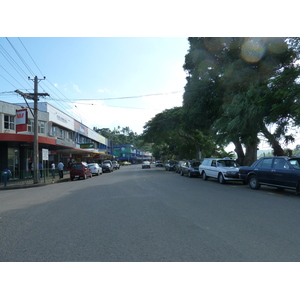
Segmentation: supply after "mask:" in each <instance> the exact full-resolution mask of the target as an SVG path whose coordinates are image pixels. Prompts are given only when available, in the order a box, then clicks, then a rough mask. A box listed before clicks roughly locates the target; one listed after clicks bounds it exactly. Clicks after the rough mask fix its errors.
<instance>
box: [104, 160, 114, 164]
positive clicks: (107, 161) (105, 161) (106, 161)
mask: <svg viewBox="0 0 300 300" xmlns="http://www.w3.org/2000/svg"><path fill="white" fill-rule="evenodd" d="M105 163H110V164H111V165H112V161H111V160H109V159H107V160H104V161H103V164H105Z"/></svg>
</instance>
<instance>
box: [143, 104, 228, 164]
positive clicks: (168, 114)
mask: <svg viewBox="0 0 300 300" xmlns="http://www.w3.org/2000/svg"><path fill="white" fill-rule="evenodd" d="M142 138H143V139H144V141H147V142H148V143H152V144H153V149H154V150H153V151H152V152H153V153H155V156H156V157H158V158H160V157H167V158H171V157H172V156H176V157H178V158H180V159H183V158H185V159H201V156H203V155H204V156H205V155H210V154H212V153H214V152H215V153H216V154H217V152H218V151H222V150H223V149H222V148H220V149H218V148H217V147H216V144H215V142H214V141H213V138H212V137H211V136H208V135H205V134H204V133H203V132H201V131H200V130H198V129H195V128H194V127H192V126H189V125H188V124H187V122H186V120H185V119H184V118H183V107H174V108H171V109H166V110H164V111H163V112H161V113H159V114H157V115H155V117H154V118H152V119H151V120H149V121H148V122H147V123H146V125H145V126H144V132H143V134H142Z"/></svg>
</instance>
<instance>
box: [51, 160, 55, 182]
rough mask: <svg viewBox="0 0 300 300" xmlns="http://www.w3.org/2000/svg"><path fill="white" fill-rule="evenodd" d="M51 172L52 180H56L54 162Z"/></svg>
mask: <svg viewBox="0 0 300 300" xmlns="http://www.w3.org/2000/svg"><path fill="white" fill-rule="evenodd" d="M51 172H52V178H53V179H54V178H55V163H54V161H53V162H52V164H51Z"/></svg>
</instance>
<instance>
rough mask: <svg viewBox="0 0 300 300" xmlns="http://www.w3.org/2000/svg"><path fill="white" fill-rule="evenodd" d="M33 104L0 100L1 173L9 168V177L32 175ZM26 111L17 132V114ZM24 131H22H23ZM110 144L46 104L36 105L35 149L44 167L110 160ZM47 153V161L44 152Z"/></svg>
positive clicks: (97, 134)
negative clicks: (23, 124) (36, 134)
mask: <svg viewBox="0 0 300 300" xmlns="http://www.w3.org/2000/svg"><path fill="white" fill-rule="evenodd" d="M31 106H32V107H33V103H32V104H29V107H25V105H24V104H12V103H8V102H4V101H0V171H2V170H4V169H9V170H10V171H11V173H12V178H16V179H18V178H22V177H26V176H27V177H28V176H31V175H32V166H33V157H34V151H33V142H34V117H33V114H32V109H30V108H31ZM18 110H22V111H25V113H26V112H27V125H26V127H25V131H17V128H18V121H19V115H17V111H18ZM23 130H24V129H23ZM109 145H110V141H109V140H108V139H106V138H105V137H103V136H102V135H100V134H99V133H97V132H95V131H94V130H92V129H90V128H88V127H87V126H85V125H84V124H82V123H81V122H79V121H77V120H75V119H74V118H72V117H70V116H69V115H67V114H66V113H64V112H62V111H61V110H59V109H57V108H55V107H54V106H52V105H50V104H49V103H47V102H40V103H38V148H39V160H40V163H42V167H43V168H49V164H50V162H52V161H53V162H54V163H55V164H57V163H58V162H59V161H60V160H61V161H63V163H64V165H65V166H66V167H68V166H69V165H70V163H72V162H74V161H87V162H101V161H103V160H104V159H111V158H112V155H111V149H110V147H109ZM45 149H46V150H48V151H47V152H48V157H47V160H44V158H45V157H43V153H45V151H43V150H45Z"/></svg>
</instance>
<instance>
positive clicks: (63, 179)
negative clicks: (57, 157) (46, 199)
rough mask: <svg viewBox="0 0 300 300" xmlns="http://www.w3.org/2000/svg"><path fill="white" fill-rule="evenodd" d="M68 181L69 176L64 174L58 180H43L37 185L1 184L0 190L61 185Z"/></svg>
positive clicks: (30, 183)
mask: <svg viewBox="0 0 300 300" xmlns="http://www.w3.org/2000/svg"><path fill="white" fill-rule="evenodd" d="M67 181H70V175H69V174H65V175H64V178H61V179H59V178H58V177H56V178H54V179H52V177H48V178H46V180H44V178H43V179H42V180H41V181H40V182H39V183H33V180H32V181H27V182H24V181H23V182H22V181H8V182H7V185H6V186H4V184H3V182H1V185H0V190H13V189H24V188H30V187H39V186H44V185H48V184H55V183H61V182H67Z"/></svg>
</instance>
